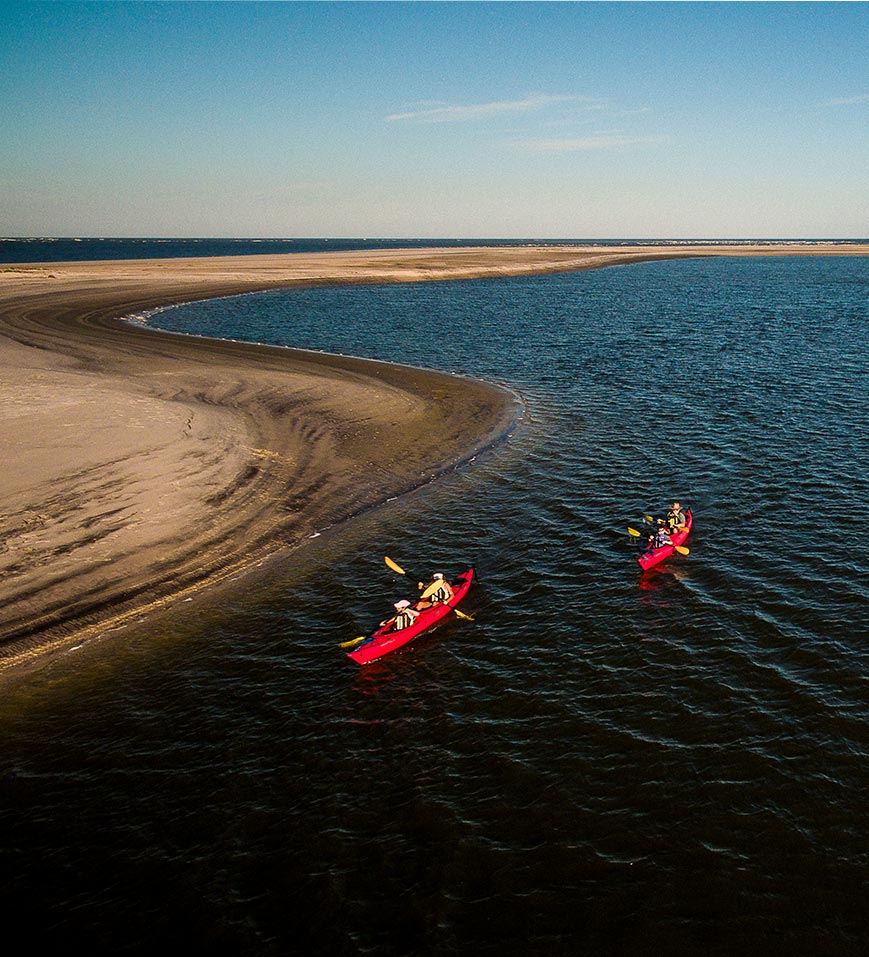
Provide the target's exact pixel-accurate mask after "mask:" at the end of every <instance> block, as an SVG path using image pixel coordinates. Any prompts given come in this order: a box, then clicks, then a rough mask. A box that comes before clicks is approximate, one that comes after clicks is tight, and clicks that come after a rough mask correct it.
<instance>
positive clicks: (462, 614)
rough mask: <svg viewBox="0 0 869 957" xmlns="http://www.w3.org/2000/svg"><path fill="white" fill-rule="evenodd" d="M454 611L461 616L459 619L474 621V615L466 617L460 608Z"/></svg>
mask: <svg viewBox="0 0 869 957" xmlns="http://www.w3.org/2000/svg"><path fill="white" fill-rule="evenodd" d="M453 611H454V612H455V613H456V614H457V615H458V616H459V618H464V619H466V620H467V621H473V620H474V618H473V616H472V615H466V614H465V613H464V612H463V611H459V609H458V608H454V609H453Z"/></svg>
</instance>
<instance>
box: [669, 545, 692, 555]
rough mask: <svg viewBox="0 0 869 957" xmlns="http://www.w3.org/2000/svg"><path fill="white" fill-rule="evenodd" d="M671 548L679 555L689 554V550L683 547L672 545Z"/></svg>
mask: <svg viewBox="0 0 869 957" xmlns="http://www.w3.org/2000/svg"><path fill="white" fill-rule="evenodd" d="M673 548H675V549H676V551H677V552H678V553H679V554H680V555H690V554H691V550H690V549H689V548H685V546H684V545H674V546H673Z"/></svg>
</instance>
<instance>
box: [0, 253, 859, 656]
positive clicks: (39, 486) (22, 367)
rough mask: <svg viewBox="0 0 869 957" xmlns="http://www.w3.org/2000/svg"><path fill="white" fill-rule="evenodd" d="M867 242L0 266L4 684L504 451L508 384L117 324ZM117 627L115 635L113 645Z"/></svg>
mask: <svg viewBox="0 0 869 957" xmlns="http://www.w3.org/2000/svg"><path fill="white" fill-rule="evenodd" d="M867 254H869V247H867V246H856V245H851V246H842V245H836V244H805V245H801V244H783V245H781V246H773V245H759V246H716V245H710V246H696V247H688V246H684V247H648V246H646V247H620V248H618V249H613V248H612V247H609V248H607V247H491V248H486V247H479V248H463V249H455V248H451V249H428V250H422V249H419V250H408V251H395V250H375V251H364V252H342V253H331V254H295V255H280V256H244V257H232V258H229V257H220V258H209V259H173V260H148V261H144V260H139V261H112V262H80V263H56V264H43V263H40V264H32V265H27V264H25V265H14V266H13V265H9V266H3V265H0V401H2V413H0V455H2V458H3V461H4V480H3V482H2V484H0V530H2V537H0V671H4V670H7V671H8V670H10V669H13V668H17V667H22V666H25V665H27V664H28V663H31V664H32V663H34V662H37V661H42V660H46V658H47V657H50V656H51V654H52V653H57V652H61V651H63V650H64V649H65V648H68V647H70V646H71V645H72V644H74V643H78V642H81V641H84V640H88V639H89V638H93V637H96V636H98V635H100V634H102V633H104V632H106V631H108V630H110V629H117V628H118V626H120V625H122V624H124V623H126V622H129V621H131V620H132V619H133V618H134V617H138V616H141V615H142V614H143V613H145V612H148V611H154V610H157V609H161V608H166V607H168V606H171V604H172V603H173V602H175V601H178V600H180V599H181V598H182V596H187V595H191V594H193V593H195V592H199V591H201V590H202V589H206V588H209V587H215V586H217V585H218V584H219V583H220V582H222V581H224V580H226V579H227V578H229V577H234V576H237V575H239V574H240V573H243V572H244V571H245V570H246V569H249V568H251V567H252V566H253V565H255V564H256V563H258V562H260V561H262V560H263V559H264V558H266V557H268V556H270V555H273V554H275V553H276V552H279V551H281V550H284V549H290V548H293V547H295V546H298V545H299V544H301V543H303V542H304V541H305V540H306V539H307V538H308V537H310V536H311V535H312V534H314V533H316V532H318V531H320V530H323V529H325V528H327V527H331V526H334V525H335V524H336V523H339V522H341V521H344V520H346V519H348V518H350V517H352V516H354V515H356V514H358V513H359V512H361V511H362V510H364V509H366V508H369V507H371V506H373V505H376V504H379V503H382V502H384V501H386V499H388V498H390V497H392V496H394V495H397V494H401V493H403V492H406V491H409V490H411V489H413V488H415V487H417V486H419V485H420V484H421V483H423V482H426V481H429V480H431V479H432V478H433V477H435V476H437V475H438V474H441V473H442V472H444V471H445V470H446V469H449V468H452V467H453V466H454V465H455V464H456V463H458V462H461V461H463V460H465V459H467V458H469V457H471V456H473V455H474V454H476V453H477V452H478V451H479V450H481V449H484V448H486V447H488V446H490V445H492V444H493V443H495V442H497V441H499V440H500V439H501V438H502V437H503V436H504V435H505V434H506V432H507V431H508V430H509V429H510V427H511V426H512V424H513V423H514V422H515V420H516V417H517V415H518V412H519V405H518V401H517V398H516V396H515V395H514V394H513V393H512V392H510V391H509V390H507V389H503V388H500V387H498V386H495V385H490V384H487V383H482V382H475V381H472V380H467V379H463V378H459V377H456V376H453V375H450V374H449V370H444V372H443V373H436V372H429V371H423V370H418V369H410V368H406V367H402V366H395V365H389V364H385V363H377V362H372V361H368V360H363V359H352V358H343V357H337V356H326V355H320V354H312V353H305V352H300V351H295V350H291V349H276V348H268V347H260V346H253V345H243V344H238V343H229V342H222V341H215V340H205V339H198V338H193V337H181V336H172V335H168V334H163V333H159V332H155V331H153V330H149V329H145V328H141V327H138V326H135V325H132V324H130V323H125V322H121V321H119V319H121V318H122V317H124V316H128V315H131V314H134V313H138V312H141V311H143V310H147V309H149V308H154V307H156V306H160V305H166V304H169V303H179V302H185V301H190V300H194V299H204V298H208V297H213V296H220V295H229V294H238V293H243V292H250V291H255V290H263V289H270V288H278V287H287V286H292V285H299V284H304V285H311V284H327V283H328V284H340V283H360V282H417V281H423V280H425V281H430V280H446V279H457V278H474V277H481V276H508V275H522V274H532V273H538V274H539V273H547V272H564V271H570V270H578V269H589V268H596V267H601V266H609V265H618V264H627V263H631V262H641V261H648V260H653V259H666V258H683V257H687V256H770V255H790V256H794V255H812V256H818V255H837V256H841V255H862V256H865V255H867ZM123 633H124V632H123V630H116V631H114V632H113V640H122V637H120V636H122V635H123Z"/></svg>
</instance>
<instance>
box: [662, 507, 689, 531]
mask: <svg viewBox="0 0 869 957" xmlns="http://www.w3.org/2000/svg"><path fill="white" fill-rule="evenodd" d="M666 522H667V529H668V531H669V532H670V534H671V535H672V534H673V532H684V531H685V513H684V512H683V511H682V506H681V505H680V504H679V503H678V502H673V504H672V505H671V506H670V511H669V512H667V518H666Z"/></svg>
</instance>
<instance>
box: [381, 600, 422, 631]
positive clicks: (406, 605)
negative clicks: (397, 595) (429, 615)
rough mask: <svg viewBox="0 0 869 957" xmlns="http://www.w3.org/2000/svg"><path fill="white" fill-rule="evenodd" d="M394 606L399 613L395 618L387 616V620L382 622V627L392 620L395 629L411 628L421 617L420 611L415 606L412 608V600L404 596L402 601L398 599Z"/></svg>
mask: <svg viewBox="0 0 869 957" xmlns="http://www.w3.org/2000/svg"><path fill="white" fill-rule="evenodd" d="M393 607H394V608H395V610H396V611H397V612H398V614H397V615H395V617H393V618H387V619H386V621H382V622H380V626H381V628H382V627H383V626H384V625H388V624H389V623H390V622H391V623H392V625H393V628H394V630H395V631H401V629H402V628H409V627H410V626H411V625H412V624H413V623H414V622H415V621H416V619H417V618H418V617H419V612H418V611H417V610H416V609H415V608H412V607H411V605H410V602H409V601H406V600H405V599H404V598H402V600H401V601H397V602H396V603H395V605H394V606H393Z"/></svg>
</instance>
